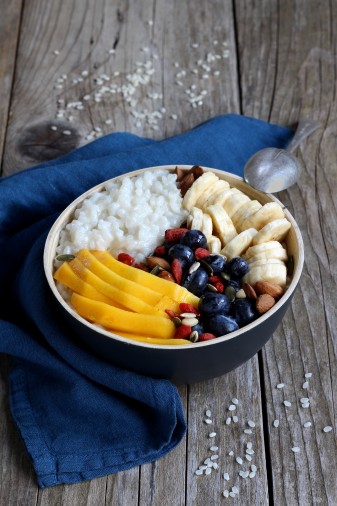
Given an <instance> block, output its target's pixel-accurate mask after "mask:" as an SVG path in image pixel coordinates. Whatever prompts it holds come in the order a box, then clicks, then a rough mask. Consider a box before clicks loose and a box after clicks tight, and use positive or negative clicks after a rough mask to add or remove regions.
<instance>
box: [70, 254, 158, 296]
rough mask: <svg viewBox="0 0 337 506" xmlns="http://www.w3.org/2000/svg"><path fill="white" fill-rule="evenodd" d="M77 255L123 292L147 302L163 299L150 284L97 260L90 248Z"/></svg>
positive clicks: (90, 268)
mask: <svg viewBox="0 0 337 506" xmlns="http://www.w3.org/2000/svg"><path fill="white" fill-rule="evenodd" d="M76 257H77V258H79V259H80V260H81V262H82V264H83V265H84V266H85V267H86V268H87V269H89V270H90V271H91V272H93V273H94V274H95V275H96V276H98V277H99V278H101V279H102V280H104V281H105V282H106V283H109V284H110V285H112V286H114V287H115V288H118V289H119V290H121V291H123V292H127V293H130V294H131V295H133V296H134V297H138V298H139V299H142V300H143V301H144V302H146V303H147V304H151V305H154V304H156V303H157V302H158V301H159V300H160V299H161V293H158V291H155V290H154V289H151V286H150V285H148V284H146V283H143V284H142V283H138V282H134V281H133V280H129V279H126V278H125V277H123V276H121V275H120V274H119V273H118V272H113V271H111V269H108V267H106V266H105V265H104V264H103V263H102V262H100V261H99V260H97V258H96V257H95V256H94V255H93V254H92V253H91V252H90V251H89V250H86V249H82V250H80V251H79V252H78V253H77V254H76ZM116 261H118V260H116ZM118 263H121V262H118ZM123 265H124V264H123ZM153 277H154V276H153Z"/></svg>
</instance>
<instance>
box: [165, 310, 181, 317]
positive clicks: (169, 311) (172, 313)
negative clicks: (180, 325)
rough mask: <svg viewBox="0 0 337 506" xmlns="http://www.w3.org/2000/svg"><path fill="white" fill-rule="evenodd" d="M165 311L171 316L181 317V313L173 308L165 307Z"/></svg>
mask: <svg viewBox="0 0 337 506" xmlns="http://www.w3.org/2000/svg"><path fill="white" fill-rule="evenodd" d="M165 313H166V314H168V315H169V317H170V318H171V319H172V318H179V316H180V315H179V313H176V312H175V311H172V309H165Z"/></svg>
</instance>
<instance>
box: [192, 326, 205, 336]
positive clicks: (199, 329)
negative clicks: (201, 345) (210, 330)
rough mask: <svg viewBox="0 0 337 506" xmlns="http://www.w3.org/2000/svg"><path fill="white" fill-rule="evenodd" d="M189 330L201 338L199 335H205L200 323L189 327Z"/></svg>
mask: <svg viewBox="0 0 337 506" xmlns="http://www.w3.org/2000/svg"><path fill="white" fill-rule="evenodd" d="M191 329H192V332H194V331H196V332H198V336H201V334H204V333H205V329H204V326H203V325H202V323H197V324H196V325H194V326H193V327H191Z"/></svg>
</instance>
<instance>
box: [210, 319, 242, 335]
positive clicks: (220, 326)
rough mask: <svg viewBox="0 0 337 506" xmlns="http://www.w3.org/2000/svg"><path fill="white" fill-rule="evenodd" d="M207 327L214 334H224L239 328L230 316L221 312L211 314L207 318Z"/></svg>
mask: <svg viewBox="0 0 337 506" xmlns="http://www.w3.org/2000/svg"><path fill="white" fill-rule="evenodd" d="M208 328H209V330H210V331H211V332H212V334H214V335H215V336H217V337H219V336H224V335H225V334H229V333H230V332H234V330H237V329H238V328H239V325H238V324H237V322H236V321H235V320H234V318H231V317H230V316H225V315H223V314H216V315H214V316H211V317H210V319H209V320H208Z"/></svg>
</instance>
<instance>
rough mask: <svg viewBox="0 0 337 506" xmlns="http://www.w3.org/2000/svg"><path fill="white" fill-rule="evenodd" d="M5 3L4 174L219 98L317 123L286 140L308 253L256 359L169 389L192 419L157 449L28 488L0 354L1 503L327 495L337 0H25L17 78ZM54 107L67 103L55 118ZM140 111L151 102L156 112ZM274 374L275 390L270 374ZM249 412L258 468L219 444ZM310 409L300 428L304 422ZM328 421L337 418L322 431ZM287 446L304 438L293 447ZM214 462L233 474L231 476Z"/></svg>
mask: <svg viewBox="0 0 337 506" xmlns="http://www.w3.org/2000/svg"><path fill="white" fill-rule="evenodd" d="M10 4H11V5H10V6H8V7H7V6H6V8H7V10H6V13H7V16H10V18H8V17H7V18H6V19H7V20H8V19H11V20H12V21H11V23H14V24H12V25H11V26H14V30H11V31H10V35H11V37H10V38H9V39H8V40H7V39H5V43H6V44H8V45H7V46H6V47H8V48H9V49H8V50H7V51H3V52H2V54H1V56H0V69H1V70H0V72H2V71H3V69H4V68H5V69H7V70H5V72H6V76H9V78H7V80H5V81H3V80H0V96H1V98H2V102H1V106H0V115H1V116H0V119H2V120H3V121H1V126H0V145H1V142H2V140H3V139H4V136H5V132H7V134H6V142H5V155H4V158H3V169H4V174H10V173H13V172H16V171H18V170H22V169H24V168H26V167H28V166H29V165H32V164H34V163H37V162H39V161H44V160H47V159H50V158H54V157H56V156H59V155H60V154H62V153H66V152H68V151H69V150H71V149H73V148H74V147H76V146H78V145H82V144H84V143H86V142H89V140H90V136H91V138H96V137H97V136H99V135H100V134H101V133H103V134H106V133H108V132H110V131H116V130H127V131H129V132H133V133H136V134H139V135H146V136H149V137H152V138H155V139H160V138H163V137H166V136H170V135H174V134H176V133H179V132H181V131H184V130H186V129H188V128H191V127H193V126H195V125H196V124H198V123H200V122H201V121H204V120H206V119H208V118H209V117H211V116H214V115H216V114H219V113H225V112H240V111H242V112H243V113H244V114H246V115H251V116H255V117H259V118H262V119H265V120H270V121H272V122H274V123H280V124H284V125H291V124H293V123H295V122H296V121H297V120H298V119H299V117H302V116H306V115H309V116H310V117H313V118H314V119H317V120H320V121H321V123H322V127H321V128H320V129H319V130H318V131H317V132H316V133H315V134H313V136H312V137H311V138H310V139H308V140H307V141H306V142H304V143H303V145H302V146H301V147H300V149H298V150H297V156H298V157H299V159H300V160H301V161H302V164H303V171H302V175H301V179H300V181H299V184H298V185H296V186H294V187H293V188H291V189H290V190H289V191H287V192H283V193H282V194H281V195H280V198H281V199H282V201H283V202H284V204H285V205H286V206H287V208H288V209H289V210H290V211H291V213H292V214H293V215H294V217H295V218H296V220H297V222H298V224H299V226H300V229H301V231H302V234H303V240H304V245H305V257H306V259H305V267H304V271H303V275H302V279H301V283H300V286H299V289H298V290H297V292H296V294H295V296H294V299H293V302H292V305H291V308H290V309H289V310H288V312H287V314H286V317H285V318H284V320H283V322H282V325H281V326H280V327H279V329H278V330H277V331H276V332H275V334H274V336H273V338H272V339H271V340H270V341H269V342H268V344H267V345H266V346H265V348H264V350H263V351H262V353H260V357H259V360H258V358H257V357H254V358H253V359H252V360H251V361H250V362H248V363H247V364H245V365H243V366H241V367H240V368H239V369H237V370H236V371H233V372H232V373H230V374H228V375H226V376H223V377H221V378H218V379H215V380H212V381H207V382H205V383H202V384H197V385H193V386H190V387H186V388H185V387H182V388H180V390H179V392H180V395H181V398H182V401H183V404H184V407H185V410H186V417H187V420H188V426H189V428H188V433H187V436H186V438H185V439H184V440H183V442H182V443H181V445H179V446H178V447H177V448H176V449H175V450H173V451H172V452H171V453H170V454H169V455H168V456H167V457H165V458H163V459H161V460H159V461H157V462H155V463H150V464H147V465H144V466H142V467H141V468H134V469H131V470H129V471H125V472H121V473H118V474H116V475H110V476H107V477H104V478H99V479H97V480H92V481H89V482H84V483H81V484H75V485H67V486H58V487H54V488H51V489H47V490H39V489H38V488H37V486H36V482H35V478H34V473H33V471H32V467H31V464H30V462H29V459H28V457H27V456H26V453H25V450H24V447H23V444H22V442H21V440H20V437H19V435H18V432H17V430H16V428H15V426H14V423H13V421H12V419H11V417H10V414H9V408H8V388H7V381H6V377H7V373H8V361H7V360H3V359H2V368H1V371H2V373H1V383H0V393H1V401H0V402H1V407H3V406H4V407H5V408H4V409H1V410H0V504H6V505H8V506H17V505H18V506H21V505H22V506H26V505H29V506H30V505H35V504H40V505H45V506H47V505H48V506H49V505H52V504H55V505H62V506H68V505H69V506H70V505H71V504H72V505H76V506H77V505H80V506H82V505H91V504H92V505H94V504H95V505H96V504H105V503H106V504H116V505H117V504H118V506H124V505H128V506H129V505H131V506H133V505H135V506H136V505H138V504H139V505H140V506H148V505H152V506H154V505H158V506H159V505H160V506H162V505H163V506H166V505H172V504H173V505H174V506H181V505H186V506H190V505H192V504H193V506H194V505H196V506H199V505H200V506H201V505H204V504H210V505H212V506H213V505H214V506H218V505H219V504H222V503H223V502H225V501H226V499H224V498H223V497H222V496H221V493H222V491H223V490H224V489H225V488H227V489H228V490H230V489H231V487H232V486H233V485H237V486H238V487H239V490H240V492H239V495H238V496H237V497H236V498H235V499H234V501H235V504H238V505H245V506H246V505H247V504H258V505H267V504H273V503H274V504H277V505H278V506H279V505H287V506H295V505H296V506H297V505H300V506H307V505H310V504H320V505H324V506H325V505H331V506H332V505H335V504H336V503H337V484H336V479H335V469H336V467H337V448H336V436H335V434H336V429H337V427H336V392H337V367H336V353H337V335H336V328H337V312H336V303H335V298H336V297H335V294H336V289H337V287H336V279H337V275H336V272H337V265H336V263H337V254H336V253H337V252H336V236H337V225H336V223H337V216H336V214H337V213H336V201H337V179H336V166H337V163H336V162H337V160H336V157H337V155H336V153H337V143H336V139H337V122H336V117H337V103H336V82H337V79H336V75H337V60H336V52H337V47H336V45H337V37H336V19H337V12H336V10H337V5H336V3H335V2H331V1H330V2H329V1H328V0H319V2H317V1H314V0H296V1H290V0H285V1H282V2H279V1H278V0H272V1H269V0H262V1H261V2H255V1H253V0H235V1H233V2H221V1H220V0H213V1H212V2H208V1H206V0H202V1H200V2H197V3H196V2H190V1H187V2H178V1H172V2H165V1H164V0H160V1H155V0H141V1H138V2H132V1H130V2H121V1H117V0H116V1H108V0H98V1H97V2H95V3H94V2H90V1H87V2H85V3H83V2H80V1H79V0H69V1H67V2H61V1H60V0H57V1H55V2H43V1H42V0H31V1H29V2H25V8H24V11H23V15H22V22H21V26H20V38H19V45H18V51H17V56H16V60H15V68H16V72H15V79H14V83H13V88H12V85H11V79H12V77H11V76H13V69H14V60H13V54H14V53H15V48H16V36H17V35H16V33H17V28H18V10H17V6H18V5H20V3H19V0H17V3H15V2H11V3H10ZM3 19H4V18H1V20H0V25H1V23H3ZM149 21H152V23H149ZM6 23H7V22H6ZM6 23H5V24H6ZM216 42H217V43H216ZM112 49H113V50H114V52H113V53H112V52H111V50H112ZM54 51H59V54H58V55H57V54H54ZM109 51H110V52H109ZM216 55H219V56H220V58H217V56H216ZM213 57H214V60H213ZM3 62H5V64H4V63H3ZM147 62H150V64H149V65H150V66H149V69H153V73H151V74H150V75H148V82H147V84H146V85H139V86H137V87H136V89H135V93H134V95H132V96H130V95H128V93H126V94H125V95H124V98H123V94H122V93H121V91H116V93H111V92H104V91H102V89H101V88H102V86H103V85H107V86H113V87H114V86H115V85H119V86H120V85H122V84H125V83H126V82H128V79H134V75H135V73H136V71H137V68H139V67H140V68H141V69H142V70H143V72H144V67H143V65H144V64H145V63H147ZM140 64H142V65H140ZM86 71H87V72H88V75H86ZM181 71H183V72H182V73H181ZM184 71H186V73H184ZM83 72H84V73H83ZM151 72H152V70H151ZM82 73H83V74H82ZM104 74H105V75H106V77H108V78H109V79H108V80H106V81H105V80H104V79H103V78H102V75H104ZM1 75H2V74H1ZM62 76H63V77H62ZM65 76H66V77H65ZM128 76H129V77H128ZM206 76H207V77H206ZM95 77H96V78H97V77H98V78H99V79H101V80H103V84H98V83H97V80H96V81H95V80H94V78H95ZM74 81H75V82H74ZM1 86H2V87H1ZM114 89H115V88H114ZM188 89H190V91H192V92H195V93H197V92H199V91H203V90H205V91H207V94H205V95H203V96H202V98H201V99H200V102H201V101H202V102H203V103H202V105H198V106H196V107H195V108H194V107H192V106H191V103H190V101H189V98H190V95H187V93H186V90H188ZM115 90H116V89H115ZM95 93H96V99H98V100H97V101H95ZM97 93H99V94H100V95H101V96H98V95H97ZM85 95H90V100H88V101H84V100H83V109H76V108H75V109H73V108H68V109H67V108H65V106H66V104H67V103H69V102H74V101H77V100H82V99H83V97H84V96H85ZM62 100H64V103H63V102H62ZM132 100H135V101H136V102H135V104H133V103H132ZM58 101H61V102H58ZM162 108H164V109H165V110H166V111H165V112H162ZM62 109H65V111H66V112H65V114H64V115H63V116H62V117H57V115H58V114H59V116H60V111H62ZM9 110H10V118H9V122H8V123H6V121H7V119H6V118H7V116H8V111H9ZM133 110H137V111H140V112H142V114H143V117H142V118H139V117H136V116H135V115H134V114H133ZM146 110H147V111H148V112H146ZM151 112H156V113H157V114H156V117H155V118H154V119H155V122H153V123H151V121H153V117H152V115H151ZM175 115H176V119H174V118H175ZM71 116H72V118H71ZM151 118H152V119H151ZM107 120H108V123H106V121H107ZM109 120H111V121H109ZM53 125H56V126H57V130H52V129H51V126H53ZM95 127H96V129H97V127H98V128H101V129H102V132H99V131H94V129H95ZM64 130H69V131H70V135H65V134H63V133H62V132H63V131H64ZM1 136H2V137H1ZM88 136H89V138H88ZM205 149H207V147H205ZM306 372H312V378H311V379H309V380H308V381H309V389H308V390H305V389H303V383H304V381H305V379H304V374H305V373H306ZM280 382H284V383H285V387H284V389H277V388H276V385H277V384H278V383H280ZM232 397H236V398H238V400H239V405H238V408H237V414H238V418H239V421H238V423H237V424H233V423H231V425H226V424H225V419H226V417H227V416H228V414H229V412H228V405H229V403H230V401H231V399H232ZM302 397H309V399H310V407H309V408H303V407H302V406H301V402H300V399H301V398H302ZM284 400H289V401H291V403H292V405H291V407H289V408H286V407H285V406H284V404H283V401H284ZM207 408H209V409H210V410H211V411H212V419H213V422H214V424H213V425H212V427H213V426H214V427H216V429H215V430H216V432H217V434H218V436H217V438H218V439H217V438H215V440H214V442H215V441H216V443H215V444H216V445H217V446H219V451H218V454H219V459H218V462H219V469H218V470H213V471H212V473H211V475H210V476H204V475H203V476H196V475H195V470H196V469H197V468H198V466H199V465H200V464H201V463H202V462H203V460H204V459H205V458H206V457H207V456H208V455H209V454H210V453H212V452H210V451H209V448H210V446H211V440H210V439H209V438H208V437H207V435H208V433H209V427H208V426H207V425H206V424H205V422H204V419H205V409H207ZM248 419H251V420H253V421H255V423H256V427H255V428H254V430H253V434H252V435H249V437H251V442H252V443H253V449H254V451H255V453H254V455H253V460H252V463H253V462H254V463H255V464H256V466H257V468H258V470H257V474H256V477H255V478H246V479H244V478H241V477H240V476H238V471H239V469H240V466H239V464H238V463H236V462H235V461H234V460H233V457H230V456H229V455H228V452H229V451H230V450H233V451H234V452H235V456H236V454H240V456H241V457H244V453H245V452H244V449H245V443H246V442H247V440H248V435H246V434H244V433H243V427H244V426H245V427H246V425H245V424H246V423H247V421H248ZM275 419H278V420H279V421H280V425H279V427H278V428H275V427H274V426H273V421H274V420H275ZM306 421H310V422H311V423H312V425H311V427H308V428H304V427H303V424H304V423H305V422H306ZM327 425H331V426H332V427H333V428H334V431H332V432H329V433H324V432H323V427H325V426H327ZM212 443H213V442H212ZM293 446H298V447H300V452H299V453H296V454H295V453H293V452H292V451H291V448H292V447H293ZM247 463H248V461H246V462H245V464H246V465H247ZM242 467H243V466H242ZM223 472H228V473H229V475H230V480H229V481H228V482H226V481H225V480H224V479H223V477H222V475H223Z"/></svg>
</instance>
